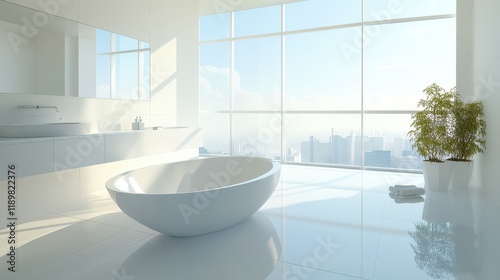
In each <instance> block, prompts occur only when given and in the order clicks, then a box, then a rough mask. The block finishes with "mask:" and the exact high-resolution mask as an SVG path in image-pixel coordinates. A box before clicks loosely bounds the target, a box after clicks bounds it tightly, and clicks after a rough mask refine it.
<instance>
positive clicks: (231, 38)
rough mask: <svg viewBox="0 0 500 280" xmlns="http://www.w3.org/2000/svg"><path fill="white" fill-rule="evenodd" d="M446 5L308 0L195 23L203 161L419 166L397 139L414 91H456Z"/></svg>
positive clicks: (404, 141)
mask: <svg viewBox="0 0 500 280" xmlns="http://www.w3.org/2000/svg"><path fill="white" fill-rule="evenodd" d="M455 5H456V3H455V1H452V0H444V1H439V3H437V2H436V1H431V0H423V1H409V0H408V1H407V0H400V1H397V0H365V1H349V5H345V1H340V0H334V1H332V0H309V1H300V2H296V3H290V4H284V5H276V6H271V7H265V8H262V7H259V8H256V9H248V10H242V11H234V12H230V13H224V14H217V15H209V16H202V17H200V22H199V23H200V29H199V31H200V34H199V38H200V46H199V47H200V110H201V112H200V124H201V125H202V126H203V127H205V128H207V129H206V132H205V133H206V134H205V146H204V147H203V148H202V149H201V153H202V154H208V155H209V154H212V155H217V154H221V155H227V154H233V155H255V156H264V157H268V158H272V159H275V160H280V161H282V162H298V163H302V164H321V165H331V166H356V167H361V166H364V167H367V168H377V169H398V170H418V169H421V161H422V159H420V158H418V155H417V154H416V153H415V151H413V150H412V148H411V145H410V142H409V140H408V137H407V135H406V134H407V132H408V131H409V130H410V124H411V118H410V116H411V114H412V113H414V112H416V111H417V110H418V108H417V106H416V105H417V101H418V100H419V99H420V98H421V97H422V96H423V95H422V90H423V89H424V88H425V87H426V86H428V85H430V84H432V83H438V84H440V85H443V86H445V87H446V88H452V87H453V86H454V85H455V72H456V70H455V68H456V57H455V54H456V52H455V46H456V35H455V32H456V31H455V28H456V20H455V10H456V7H455ZM363 8H364V11H362V9H363Z"/></svg>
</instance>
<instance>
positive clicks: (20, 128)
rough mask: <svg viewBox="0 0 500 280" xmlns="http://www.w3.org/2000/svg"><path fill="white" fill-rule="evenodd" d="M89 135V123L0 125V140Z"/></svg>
mask: <svg viewBox="0 0 500 280" xmlns="http://www.w3.org/2000/svg"><path fill="white" fill-rule="evenodd" d="M87 133H90V123H79V122H66V123H64V122H61V123H41V124H0V138H28V137H54V136H75V135H82V134H87Z"/></svg>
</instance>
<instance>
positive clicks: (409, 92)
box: [364, 18, 456, 110]
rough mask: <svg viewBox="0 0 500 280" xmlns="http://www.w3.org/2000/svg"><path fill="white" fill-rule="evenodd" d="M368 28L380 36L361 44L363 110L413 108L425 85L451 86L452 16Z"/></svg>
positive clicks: (453, 69)
mask: <svg viewBox="0 0 500 280" xmlns="http://www.w3.org/2000/svg"><path fill="white" fill-rule="evenodd" d="M371 27H373V28H375V27H378V28H380V32H379V33H378V36H377V37H373V38H371V39H370V40H369V41H366V45H365V56H364V62H365V67H364V70H365V73H364V83H365V85H364V98H365V100H364V104H365V109H368V110H381V109H384V110H388V109H394V110H403V109H406V110H415V109H417V102H418V100H419V99H420V98H422V97H423V95H422V90H423V89H424V88H426V87H427V86H428V85H430V84H432V83H437V84H439V85H440V86H442V87H444V88H446V89H450V88H452V87H453V86H454V85H455V82H456V77H455V76H456V50H455V49H456V36H455V19H454V18H452V19H441V20H430V21H418V22H408V23H398V24H389V25H377V26H371Z"/></svg>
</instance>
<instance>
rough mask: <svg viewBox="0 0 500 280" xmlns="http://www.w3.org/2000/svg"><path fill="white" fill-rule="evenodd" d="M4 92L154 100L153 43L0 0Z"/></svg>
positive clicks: (0, 82)
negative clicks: (150, 69)
mask: <svg viewBox="0 0 500 280" xmlns="http://www.w3.org/2000/svg"><path fill="white" fill-rule="evenodd" d="M0 61H1V62H2V63H1V64H0V93H15V94H37V95H56V96H74V97H89V98H102V99H127V100H149V99H150V86H149V84H150V71H149V68H150V46H149V43H147V42H143V41H140V40H137V39H134V38H130V37H127V36H124V35H120V34H116V33H112V32H109V31H106V30H102V29H97V28H94V27H91V26H87V25H84V24H80V23H77V22H74V21H71V20H67V19H63V18H60V17H57V16H53V15H48V14H45V13H43V12H40V11H36V10H32V9H29V8H25V7H21V6H18V5H15V4H12V3H8V2H4V1H0Z"/></svg>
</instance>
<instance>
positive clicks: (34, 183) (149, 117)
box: [0, 0, 198, 240]
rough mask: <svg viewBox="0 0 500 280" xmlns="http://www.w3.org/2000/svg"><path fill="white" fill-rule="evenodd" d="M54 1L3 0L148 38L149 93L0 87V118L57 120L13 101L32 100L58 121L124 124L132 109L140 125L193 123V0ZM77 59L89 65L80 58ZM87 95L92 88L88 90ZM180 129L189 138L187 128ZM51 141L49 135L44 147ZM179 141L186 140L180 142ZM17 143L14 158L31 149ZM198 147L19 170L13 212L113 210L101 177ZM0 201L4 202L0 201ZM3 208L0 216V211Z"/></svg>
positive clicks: (82, 214)
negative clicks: (123, 96)
mask: <svg viewBox="0 0 500 280" xmlns="http://www.w3.org/2000/svg"><path fill="white" fill-rule="evenodd" d="M0 1H3V0H0ZM54 1H56V0H54ZM57 1H60V2H64V3H68V4H65V5H60V6H59V7H57V8H55V7H48V8H47V7H45V8H43V7H40V6H39V5H38V2H39V1H33V0H9V2H14V3H18V4H21V5H25V6H28V7H31V8H36V9H38V10H44V9H45V10H47V9H49V10H50V11H52V13H53V14H56V15H58V16H61V17H64V18H68V19H72V20H74V21H78V22H80V23H84V24H87V25H91V26H94V27H97V28H101V29H107V30H110V31H113V32H116V33H120V34H123V35H126V36H130V37H135V38H140V39H141V40H145V41H150V42H151V49H152V52H151V60H152V61H151V65H152V73H151V77H152V86H151V91H152V94H151V95H152V98H151V101H127V100H103V99H95V98H78V97H71V96H69V97H68V96H67V97H63V96H48V95H20V94H0V123H15V122H24V123H27V122H33V121H34V120H36V121H42V122H51V121H57V119H56V115H55V112H54V110H46V109H44V110H29V109H23V110H21V109H18V108H17V106H18V105H27V104H39V105H54V106H57V107H58V108H59V111H60V115H61V117H62V119H63V121H67V122H72V121H83V122H97V123H98V124H99V125H100V127H101V129H120V128H122V129H128V128H130V126H131V123H132V121H133V119H134V118H135V117H136V116H142V118H143V120H144V122H145V123H146V126H150V125H167V126H190V127H196V126H198V3H197V1H184V0H167V1H165V0H129V1H123V0H106V1H102V0H80V1H78V0H69V1H68V0H64V1H62V0H57ZM42 2H51V1H49V0H47V1H42ZM63 55H64V54H63ZM83 67H92V66H91V65H90V66H89V64H85V65H83ZM88 81H90V82H92V78H89V79H86V80H78V81H77V85H78V86H79V91H82V90H84V91H85V94H87V91H92V90H93V89H92V87H91V86H88V85H86V84H85V83H86V82H88ZM94 83H95V82H94ZM94 88H95V87H94ZM88 96H92V94H91V93H88ZM178 137H179V138H178V140H179V139H181V138H180V136H178ZM182 137H184V138H186V139H192V138H193V136H192V135H184V136H182ZM196 139H198V138H196ZM184 142H186V141H183V143H184ZM157 144H159V145H160V146H162V147H163V148H165V147H166V146H165V143H164V141H160V143H157ZM50 146H51V144H50V143H49V144H48V146H47V147H50ZM137 146H138V147H140V146H141V145H137ZM134 147H135V146H134ZM148 147H149V145H148ZM42 148H43V147H42ZM183 149H187V148H186V147H185V146H183ZM46 150H47V151H48V150H49V149H46ZM23 151H24V149H21V150H16V151H11V153H14V155H13V157H14V158H17V157H19V158H22V159H26V157H27V158H28V160H29V157H30V155H29V154H28V153H24V152H23ZM197 154H198V149H197V148H196V147H194V148H190V149H188V150H185V151H180V152H174V153H169V154H160V155H155V154H152V155H151V156H149V157H141V158H134V159H126V160H123V161H117V162H112V163H105V164H98V165H92V166H87V167H82V168H75V169H71V170H70V171H71V172H68V171H67V170H65V171H63V172H59V173H57V172H56V173H54V172H50V171H51V170H53V168H52V166H46V165H43V168H42V170H40V173H43V172H48V173H45V174H40V175H36V176H30V177H23V178H20V181H19V185H20V186H22V187H20V190H21V191H20V192H21V193H20V194H19V197H18V201H19V205H22V207H20V209H19V211H20V214H18V215H19V216H22V217H23V220H22V223H27V222H30V221H38V220H47V219H51V218H54V216H57V215H58V214H59V215H64V216H73V217H79V218H82V219H88V218H92V217H95V216H98V215H101V214H103V213H106V211H112V212H116V211H119V209H117V207H116V205H114V203H113V202H112V201H110V199H109V195H108V194H107V191H106V189H105V187H104V183H105V182H106V180H107V179H109V178H110V177H111V176H113V175H116V174H118V173H121V172H124V171H127V170H131V169H135V168H139V167H144V166H149V165H152V164H159V163H162V162H168V161H176V160H179V159H183V158H188V157H193V156H196V155H197ZM0 156H2V155H1V154H0ZM63 156H64V155H63ZM19 168H20V169H22V168H23V167H22V166H20V167H19ZM19 172H22V171H21V170H20V171H19ZM0 205H4V204H2V202H0ZM2 213H4V212H2ZM2 213H0V216H1V215H3V214H2ZM56 213H57V214H56ZM4 220H5V219H4ZM3 228H4V226H0V230H1V229H3ZM23 240H27V239H23Z"/></svg>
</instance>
